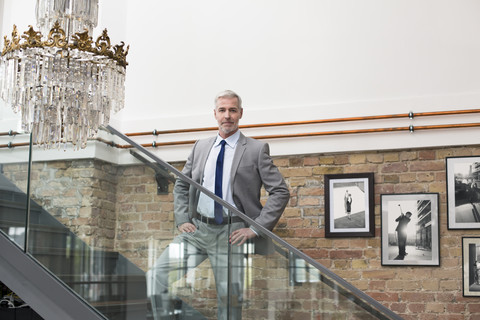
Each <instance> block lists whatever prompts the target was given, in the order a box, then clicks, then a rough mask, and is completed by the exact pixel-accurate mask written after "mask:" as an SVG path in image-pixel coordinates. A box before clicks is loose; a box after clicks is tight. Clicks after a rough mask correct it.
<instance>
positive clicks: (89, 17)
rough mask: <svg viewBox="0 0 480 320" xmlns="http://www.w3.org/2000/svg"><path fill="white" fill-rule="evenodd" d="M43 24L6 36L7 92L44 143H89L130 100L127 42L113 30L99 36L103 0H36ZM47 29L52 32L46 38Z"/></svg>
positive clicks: (3, 88)
mask: <svg viewBox="0 0 480 320" xmlns="http://www.w3.org/2000/svg"><path fill="white" fill-rule="evenodd" d="M36 17H37V26H38V27H39V28H40V31H36V30H34V29H33V27H32V26H29V29H28V30H27V31H25V32H24V33H23V35H22V36H19V34H18V32H17V28H16V26H15V25H14V26H13V32H12V38H11V39H8V38H7V37H6V36H5V37H4V48H3V50H2V52H1V56H0V98H2V99H3V100H5V101H6V103H7V105H8V106H10V107H12V108H13V110H14V111H15V112H21V121H22V130H24V131H26V132H31V133H32V138H33V142H34V143H36V144H38V145H43V146H44V147H45V148H53V147H60V146H61V145H63V146H66V144H67V143H68V142H71V143H72V144H73V145H74V148H75V149H79V148H85V147H86V144H87V139H89V138H94V137H95V136H96V133H97V130H98V128H99V126H101V125H106V124H108V122H109V119H110V112H111V110H113V111H114V112H117V111H119V110H120V109H122V108H123V106H124V96H125V88H124V83H125V69H126V66H127V62H126V56H127V54H128V49H129V47H127V48H126V49H124V43H123V42H121V44H120V45H115V46H112V45H111V44H110V38H109V37H108V34H107V30H106V29H105V30H104V31H103V33H102V35H101V36H99V37H98V38H97V40H96V41H95V42H94V41H93V40H92V36H91V34H92V31H93V28H94V27H96V25H97V21H98V0H37V7H36ZM45 35H46V37H44V36H45Z"/></svg>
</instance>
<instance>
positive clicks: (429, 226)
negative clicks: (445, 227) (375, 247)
mask: <svg viewBox="0 0 480 320" xmlns="http://www.w3.org/2000/svg"><path fill="white" fill-rule="evenodd" d="M438 198H439V195H438V193H412V194H382V195H381V210H382V265H398V266H402V265H403V266H411V265H415V266H439V265H440V246H439V238H440V236H439V230H440V227H439V221H438Z"/></svg>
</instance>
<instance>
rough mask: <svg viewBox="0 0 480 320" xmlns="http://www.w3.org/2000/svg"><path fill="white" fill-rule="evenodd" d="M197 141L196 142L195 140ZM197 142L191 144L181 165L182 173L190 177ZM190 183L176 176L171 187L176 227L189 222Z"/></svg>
mask: <svg viewBox="0 0 480 320" xmlns="http://www.w3.org/2000/svg"><path fill="white" fill-rule="evenodd" d="M197 143H198V142H197ZM197 143H195V145H194V146H193V149H192V152H191V153H190V155H189V156H188V159H187V162H186V163H185V166H184V167H183V170H182V173H183V174H184V175H186V176H187V177H189V178H191V177H192V163H193V158H194V151H195V147H196V146H197ZM189 195H190V184H189V183H188V182H186V181H183V180H182V179H181V178H177V180H176V181H175V186H174V187H173V199H174V201H173V207H174V213H175V226H176V227H178V226H179V225H181V224H184V223H186V222H191V220H190V214H189V208H190V196H189Z"/></svg>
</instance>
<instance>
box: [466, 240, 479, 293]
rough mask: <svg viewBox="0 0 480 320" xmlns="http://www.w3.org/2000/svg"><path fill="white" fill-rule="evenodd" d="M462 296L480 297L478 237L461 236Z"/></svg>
mask: <svg viewBox="0 0 480 320" xmlns="http://www.w3.org/2000/svg"><path fill="white" fill-rule="evenodd" d="M462 263H463V266H462V271H463V277H462V287H463V296H464V297H480V237H462Z"/></svg>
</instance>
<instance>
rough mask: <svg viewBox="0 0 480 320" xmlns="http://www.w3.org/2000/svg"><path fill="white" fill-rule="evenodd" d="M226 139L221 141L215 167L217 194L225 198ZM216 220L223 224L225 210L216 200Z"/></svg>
mask: <svg viewBox="0 0 480 320" xmlns="http://www.w3.org/2000/svg"><path fill="white" fill-rule="evenodd" d="M225 143H226V142H225V140H222V141H220V145H221V146H222V147H221V148H220V152H219V153H218V157H217V168H216V169H215V195H216V196H218V197H220V198H222V199H223V195H222V181H223V158H224V155H225ZM214 212H215V222H216V223H217V224H222V222H223V210H222V205H221V204H220V203H218V202H217V201H215V211H214Z"/></svg>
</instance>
